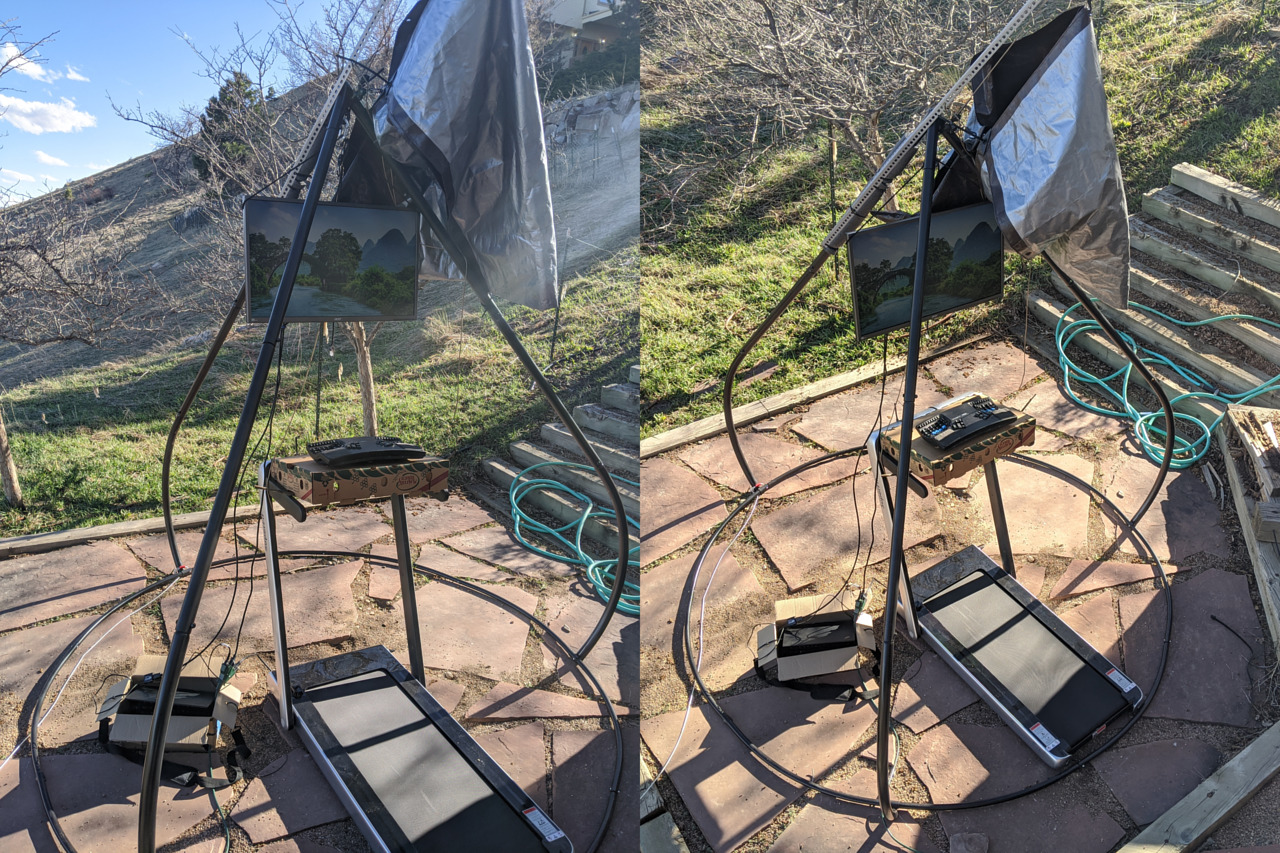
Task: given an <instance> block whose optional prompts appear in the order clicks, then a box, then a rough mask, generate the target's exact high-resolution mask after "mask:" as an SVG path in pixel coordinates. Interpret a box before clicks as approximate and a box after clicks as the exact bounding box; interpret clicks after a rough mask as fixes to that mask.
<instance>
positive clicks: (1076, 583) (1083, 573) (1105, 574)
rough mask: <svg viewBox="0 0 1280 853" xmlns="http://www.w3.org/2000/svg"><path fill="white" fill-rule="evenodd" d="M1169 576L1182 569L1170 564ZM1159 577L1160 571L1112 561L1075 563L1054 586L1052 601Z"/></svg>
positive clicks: (1069, 566)
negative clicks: (1158, 572)
mask: <svg viewBox="0 0 1280 853" xmlns="http://www.w3.org/2000/svg"><path fill="white" fill-rule="evenodd" d="M1164 571H1165V574H1169V575H1171V574H1173V573H1175V572H1176V571H1178V567H1177V566H1174V565H1169V564H1166V565H1165V567H1164ZM1155 577H1156V570H1155V568H1154V567H1153V566H1150V565H1148V564H1147V563H1117V562H1114V561H1111V560H1072V561H1071V563H1070V564H1068V565H1067V568H1066V571H1064V572H1063V573H1062V577H1060V578H1058V582H1057V583H1055V584H1054V585H1053V592H1051V593H1050V594H1049V597H1050V598H1053V599H1059V598H1070V597H1071V596H1073V595H1083V594H1084V593H1086V592H1093V591H1094V590H1095V589H1106V588H1108V587H1113V586H1123V585H1124V584H1127V583H1134V582H1136V581H1144V580H1145V581H1149V580H1153V579H1154V578H1155Z"/></svg>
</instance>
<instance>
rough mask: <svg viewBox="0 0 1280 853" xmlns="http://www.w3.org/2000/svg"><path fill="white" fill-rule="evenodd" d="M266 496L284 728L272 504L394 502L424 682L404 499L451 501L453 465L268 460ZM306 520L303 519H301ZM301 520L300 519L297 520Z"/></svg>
mask: <svg viewBox="0 0 1280 853" xmlns="http://www.w3.org/2000/svg"><path fill="white" fill-rule="evenodd" d="M258 486H259V489H260V491H261V492H262V526H263V542H264V549H265V550H266V559H267V594H268V596H269V598H270V606H271V633H272V636H273V639H274V642H275V655H276V672H275V676H276V685H275V687H276V698H277V699H278V700H279V703H280V724H281V726H283V727H284V728H285V729H288V728H290V727H292V725H293V691H292V687H291V684H290V679H289V644H288V640H287V635H286V632H285V624H284V601H283V599H282V597H281V588H280V556H279V549H278V548H277V545H276V519H275V513H274V512H273V511H272V506H271V503H272V501H273V500H280V501H281V502H282V503H286V504H287V503H290V502H291V503H294V504H295V506H294V507H293V508H292V509H291V513H292V511H293V509H298V510H302V512H305V510H304V509H303V508H302V502H303V501H306V502H307V503H308V504H309V505H310V508H319V507H323V506H329V505H342V504H351V503H355V502H356V501H361V500H367V499H369V498H390V500H391V527H392V531H393V533H394V536H395V542H396V557H397V560H398V562H399V564H400V596H401V601H402V605H403V608H404V625H405V635H406V637H407V639H408V642H409V672H410V673H411V674H412V675H413V677H414V678H416V679H417V680H418V682H419V683H420V684H421V683H424V681H425V672H424V669H423V664H422V638H421V635H420V632H419V630H418V602H417V596H416V595H415V592H414V586H413V561H412V559H411V558H410V555H409V546H410V543H409V528H408V522H407V520H406V516H405V507H404V499H405V498H406V497H417V496H420V495H426V496H429V497H433V498H437V499H439V500H446V499H447V498H448V497H449V492H448V486H449V466H448V463H447V462H446V461H445V460H443V459H440V458H437V457H434V456H428V457H425V458H423V459H418V460H414V461H412V462H401V463H395V464H385V465H357V466H352V467H349V468H333V467H330V466H328V465H322V464H320V463H319V462H316V461H315V460H313V459H312V458H311V457H309V456H293V457H287V458H282V459H268V460H267V461H265V462H264V463H262V467H261V468H260V469H259V471H258ZM303 518H305V515H304V516H303ZM299 520H302V519H299Z"/></svg>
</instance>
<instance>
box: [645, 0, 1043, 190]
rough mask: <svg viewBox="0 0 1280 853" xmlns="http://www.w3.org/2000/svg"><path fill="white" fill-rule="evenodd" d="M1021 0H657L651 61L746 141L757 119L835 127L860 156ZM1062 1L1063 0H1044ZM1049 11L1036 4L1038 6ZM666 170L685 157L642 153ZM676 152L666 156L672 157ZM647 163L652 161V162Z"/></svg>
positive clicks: (673, 184) (912, 115)
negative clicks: (674, 72)
mask: <svg viewBox="0 0 1280 853" xmlns="http://www.w3.org/2000/svg"><path fill="white" fill-rule="evenodd" d="M1020 5H1022V0H977V1H976V2H975V0H932V2H925V3H921V2H918V0H826V2H809V0H655V2H653V3H651V4H649V7H648V15H649V20H648V22H647V27H646V29H647V30H648V32H649V47H648V53H649V56H650V62H653V63H659V64H665V65H668V66H670V67H673V68H677V69H678V71H679V73H680V74H681V75H683V77H684V80H683V83H682V90H683V91H688V92H694V93H697V97H696V98H694V99H693V101H694V103H697V104H701V105H702V107H703V109H704V110H705V114H704V115H703V116H701V117H700V118H701V119H703V120H705V121H707V122H713V123H727V124H728V125H729V126H731V127H733V128H734V129H735V131H736V136H737V137H738V138H740V139H741V138H745V137H747V136H750V138H751V139H752V141H753V142H754V141H755V140H756V136H757V134H758V132H759V130H760V124H761V121H762V120H763V121H765V122H768V123H781V124H783V125H784V126H785V125H787V124H791V125H792V126H799V127H806V128H811V127H815V126H821V125H824V124H825V125H826V126H828V127H831V128H834V129H836V130H837V131H838V132H839V135H840V136H841V137H843V139H844V140H845V144H846V145H848V146H849V148H850V149H851V150H852V151H853V153H854V155H855V156H856V157H857V158H858V159H859V160H860V161H861V163H862V165H863V167H864V168H866V169H867V170H874V169H875V168H877V167H879V166H880V164H881V163H882V162H883V161H884V158H885V156H886V154H887V148H888V146H889V145H890V144H891V143H892V142H893V141H894V139H895V137H896V136H897V135H898V134H899V133H900V132H901V131H902V130H904V129H905V128H907V127H909V126H910V125H911V124H913V123H914V121H915V119H916V117H917V116H918V114H919V113H920V112H922V111H923V109H925V108H927V107H928V106H929V105H930V104H932V103H934V102H935V101H936V100H937V98H938V96H939V95H940V94H941V92H942V91H943V90H945V89H946V88H947V87H948V86H949V85H950V84H951V82H952V81H953V80H954V79H955V75H956V73H957V72H958V70H959V69H960V68H962V67H963V66H964V65H966V64H967V63H968V61H969V60H970V59H972V57H973V55H974V54H975V53H976V52H977V51H978V50H980V49H981V47H982V46H983V45H984V44H986V43H987V42H988V41H989V40H990V39H991V37H992V36H993V35H994V34H995V32H996V31H997V30H999V28H1000V27H1001V26H1003V24H1004V23H1005V22H1006V21H1007V20H1008V18H1009V16H1010V15H1011V14H1012V12H1013V11H1014V10H1015V9H1016V8H1017V7H1018V6H1020ZM1047 6H1054V7H1055V8H1057V9H1060V8H1061V6H1062V4H1061V3H1055V4H1047ZM1046 14H1051V12H1050V11H1048V10H1047V9H1046V11H1044V12H1042V13H1041V16H1042V17H1043V16H1044V15H1046ZM648 159H649V161H650V166H651V167H654V168H656V169H657V170H658V171H660V172H662V173H663V174H664V175H667V176H669V177H670V178H671V179H670V180H663V181H661V182H660V185H658V186H650V187H648V188H647V195H649V197H650V200H652V199H653V198H654V197H655V195H656V196H657V197H662V196H664V195H665V196H670V195H671V193H673V192H675V191H676V190H677V188H678V187H679V186H680V185H681V181H682V180H686V179H687V167H686V166H682V164H680V163H679V162H674V161H673V162H668V161H667V158H665V157H664V156H663V154H662V153H661V151H659V152H657V153H656V159H655V154H654V153H650V155H649V157H648ZM678 159H679V158H674V160H678ZM651 173H652V169H651Z"/></svg>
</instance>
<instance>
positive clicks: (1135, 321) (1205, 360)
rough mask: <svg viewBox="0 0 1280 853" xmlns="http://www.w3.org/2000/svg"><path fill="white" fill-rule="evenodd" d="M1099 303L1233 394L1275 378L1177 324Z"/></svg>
mask: <svg viewBox="0 0 1280 853" xmlns="http://www.w3.org/2000/svg"><path fill="white" fill-rule="evenodd" d="M1052 278H1053V282H1054V284H1055V285H1056V286H1057V288H1058V289H1059V290H1060V291H1061V292H1062V293H1063V294H1064V295H1066V296H1068V297H1070V296H1071V291H1069V290H1067V287H1066V285H1064V284H1063V283H1062V282H1061V281H1059V280H1058V278H1057V276H1052ZM1098 305H1099V306H1100V307H1101V308H1102V313H1103V314H1105V315H1106V316H1107V319H1109V320H1110V321H1111V322H1112V323H1114V324H1115V325H1116V326H1119V327H1121V328H1123V329H1125V330H1127V331H1128V332H1129V333H1130V334H1132V335H1133V336H1134V337H1135V338H1137V339H1138V340H1140V341H1142V342H1143V343H1145V344H1146V345H1147V346H1149V347H1151V348H1153V349H1155V350H1157V351H1160V352H1163V353H1164V354H1165V355H1168V356H1171V357H1173V358H1175V359H1178V360H1180V361H1181V362H1182V363H1183V364H1186V365H1188V366H1189V367H1191V369H1192V370H1194V371H1196V372H1197V373H1199V374H1200V375H1201V376H1202V377H1204V378H1206V379H1208V380H1210V381H1211V382H1213V383H1214V384H1215V385H1217V386H1219V387H1221V388H1225V389H1226V390H1228V391H1230V392H1232V393H1235V394H1243V393H1244V392H1245V391H1248V390H1249V389H1251V388H1254V387H1255V386H1258V385H1261V384H1262V383H1264V382H1266V381H1267V380H1269V379H1271V378H1272V377H1270V376H1267V375H1265V374H1263V373H1261V372H1260V371H1257V370H1255V369H1253V368H1252V367H1250V366H1249V365H1247V364H1237V363H1236V362H1234V361H1233V360H1232V359H1231V357H1230V356H1228V355H1227V354H1226V353H1224V352H1223V351H1222V350H1220V349H1218V348H1217V347H1215V346H1213V345H1212V344H1209V343H1206V342H1204V341H1201V340H1199V339H1197V338H1195V337H1192V336H1191V335H1189V334H1187V333H1186V332H1184V331H1182V330H1181V329H1179V328H1177V327H1175V326H1167V325H1165V324H1164V323H1162V322H1160V321H1159V320H1157V319H1155V318H1154V317H1149V316H1147V315H1145V314H1144V313H1142V312H1141V311H1139V310H1137V309H1133V310H1130V311H1118V310H1116V309H1115V308H1112V307H1111V306H1110V305H1107V304H1105V303H1103V302H1099V303H1098ZM1255 399H1256V400H1259V401H1262V402H1266V403H1269V404H1272V405H1276V404H1280V394H1277V393H1274V392H1268V393H1266V394H1263V395H1261V396H1260V397H1257V398H1255Z"/></svg>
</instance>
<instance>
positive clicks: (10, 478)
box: [0, 411, 22, 506]
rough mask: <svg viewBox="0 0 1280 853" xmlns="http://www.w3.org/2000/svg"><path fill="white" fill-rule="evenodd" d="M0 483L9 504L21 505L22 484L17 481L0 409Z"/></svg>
mask: <svg viewBox="0 0 1280 853" xmlns="http://www.w3.org/2000/svg"><path fill="white" fill-rule="evenodd" d="M0 485H3V486H4V499H5V500H6V501H8V502H9V505H10V506H22V486H21V484H19V483H18V466H16V465H14V464H13V452H12V451H11V450H10V449H9V433H8V431H6V430H5V428H4V412H3V411H0Z"/></svg>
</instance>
